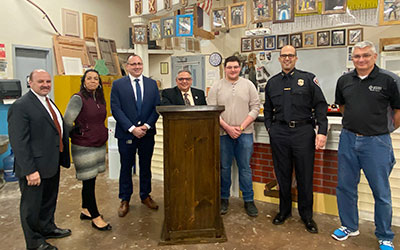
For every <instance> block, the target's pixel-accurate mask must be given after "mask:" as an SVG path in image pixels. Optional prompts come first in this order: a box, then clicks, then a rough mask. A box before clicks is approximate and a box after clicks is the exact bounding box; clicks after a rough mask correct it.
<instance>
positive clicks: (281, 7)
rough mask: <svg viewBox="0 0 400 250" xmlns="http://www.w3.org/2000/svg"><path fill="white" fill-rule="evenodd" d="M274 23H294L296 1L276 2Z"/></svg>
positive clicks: (279, 0) (277, 0)
mask: <svg viewBox="0 0 400 250" xmlns="http://www.w3.org/2000/svg"><path fill="white" fill-rule="evenodd" d="M273 10H274V15H273V20H272V22H273V23H288V22H294V0H274V4H273Z"/></svg>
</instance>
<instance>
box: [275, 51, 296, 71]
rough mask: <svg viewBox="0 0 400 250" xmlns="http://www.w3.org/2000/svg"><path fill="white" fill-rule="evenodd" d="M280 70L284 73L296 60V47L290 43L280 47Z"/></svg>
mask: <svg viewBox="0 0 400 250" xmlns="http://www.w3.org/2000/svg"><path fill="white" fill-rule="evenodd" d="M279 62H280V63H281V67H282V71H283V72H285V73H286V74H287V73H289V72H290V71H292V70H293V69H294V67H295V66H296V62H297V54H296V49H295V48H294V47H293V46H292V45H286V46H284V47H283V48H282V49H281V53H280V55H279Z"/></svg>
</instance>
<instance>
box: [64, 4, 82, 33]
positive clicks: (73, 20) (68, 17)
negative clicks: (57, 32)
mask: <svg viewBox="0 0 400 250" xmlns="http://www.w3.org/2000/svg"><path fill="white" fill-rule="evenodd" d="M61 12H62V27H63V32H64V35H65V36H76V37H79V36H80V35H81V34H80V29H79V12H78V11H74V10H67V9H61Z"/></svg>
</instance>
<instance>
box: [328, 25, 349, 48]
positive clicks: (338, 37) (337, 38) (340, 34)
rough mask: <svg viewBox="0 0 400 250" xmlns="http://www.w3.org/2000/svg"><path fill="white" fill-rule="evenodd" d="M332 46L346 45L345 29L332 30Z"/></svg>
mask: <svg viewBox="0 0 400 250" xmlns="http://www.w3.org/2000/svg"><path fill="white" fill-rule="evenodd" d="M331 40H332V44H331V45H332V46H339V45H345V44H346V30H345V29H340V30H332V36H331Z"/></svg>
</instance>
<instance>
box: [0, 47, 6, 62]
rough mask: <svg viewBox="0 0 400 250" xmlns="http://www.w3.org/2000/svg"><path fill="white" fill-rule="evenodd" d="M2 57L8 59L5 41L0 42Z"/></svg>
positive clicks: (0, 56)
mask: <svg viewBox="0 0 400 250" xmlns="http://www.w3.org/2000/svg"><path fill="white" fill-rule="evenodd" d="M0 59H6V46H5V44H4V43H0Z"/></svg>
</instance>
